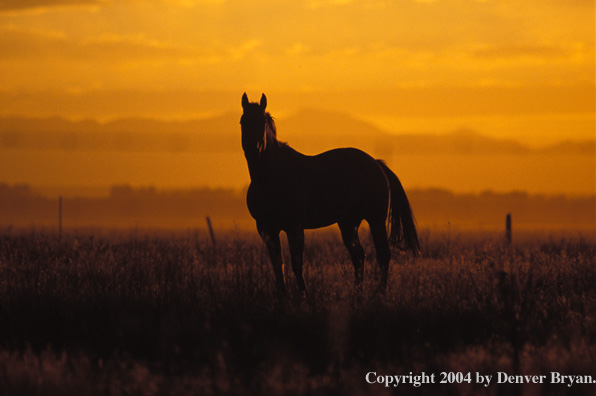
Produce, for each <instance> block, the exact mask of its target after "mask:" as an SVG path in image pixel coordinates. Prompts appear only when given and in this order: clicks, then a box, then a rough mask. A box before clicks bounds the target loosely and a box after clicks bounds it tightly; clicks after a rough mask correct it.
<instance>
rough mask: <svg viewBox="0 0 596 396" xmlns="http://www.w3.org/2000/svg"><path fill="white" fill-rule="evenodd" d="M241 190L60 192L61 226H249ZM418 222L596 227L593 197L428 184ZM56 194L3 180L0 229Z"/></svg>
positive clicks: (22, 220) (30, 218)
mask: <svg viewBox="0 0 596 396" xmlns="http://www.w3.org/2000/svg"><path fill="white" fill-rule="evenodd" d="M245 193H246V191H238V190H233V189H210V188H196V189H185V190H160V189H156V188H154V187H145V188H135V187H131V186H128V185H119V186H114V187H112V189H111V190H110V193H109V195H108V196H105V197H64V198H63V224H64V226H65V227H108V228H109V227H136V226H139V227H166V228H178V227H179V228H188V227H191V228H204V227H205V216H210V217H211V219H212V220H213V221H214V224H215V227H216V228H233V227H239V228H243V227H253V226H254V224H253V220H252V219H251V217H250V215H249V213H248V210H247V209H246V203H245V196H246V194H245ZM408 196H409V198H410V202H411V204H412V208H413V210H414V214H415V216H416V219H417V221H418V224H419V226H421V227H441V228H442V227H444V226H445V225H446V224H447V223H450V224H452V225H454V226H461V227H469V228H501V227H504V219H505V214H506V213H512V215H513V221H514V225H515V226H516V227H520V226H522V227H533V226H537V227H540V226H544V227H549V226H552V227H569V228H571V227H581V228H585V227H591V228H596V195H592V196H586V197H568V196H564V195H560V196H547V195H530V194H527V193H524V192H512V193H496V192H490V191H487V192H482V193H479V194H456V193H453V192H450V191H447V190H439V189H428V190H411V191H409V192H408ZM57 222H58V197H54V198H51V197H47V196H43V195H41V194H40V193H37V192H36V191H35V190H34V189H32V188H31V187H30V186H27V185H12V186H11V185H6V184H0V226H2V227H10V226H17V227H27V226H35V227H53V226H55V225H56V224H57Z"/></svg>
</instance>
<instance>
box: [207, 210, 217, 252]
mask: <svg viewBox="0 0 596 396" xmlns="http://www.w3.org/2000/svg"><path fill="white" fill-rule="evenodd" d="M205 220H207V228H209V235H211V243H212V244H213V247H215V234H214V233H213V227H212V226H211V219H210V218H209V216H207V217H205Z"/></svg>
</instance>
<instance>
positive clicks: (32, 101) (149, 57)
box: [0, 0, 595, 188]
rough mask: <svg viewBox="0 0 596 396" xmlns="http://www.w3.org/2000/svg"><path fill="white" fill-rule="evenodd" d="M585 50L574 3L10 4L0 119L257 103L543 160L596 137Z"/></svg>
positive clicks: (585, 6) (178, 113)
mask: <svg viewBox="0 0 596 396" xmlns="http://www.w3.org/2000/svg"><path fill="white" fill-rule="evenodd" d="M594 48H595V47H594V3H593V2H592V1H587V0H586V1H583V0H573V1H569V0H528V1H523V2H520V1H513V0H505V1H496V0H406V1H399V2H395V1H386V0H301V1H287V2H283V1H277V0H261V1H254V0H249V1H245V0H144V1H135V0H123V1H115V0H54V1H28V2H26V3H25V5H23V2H21V1H19V0H9V1H3V2H1V3H0V117H6V116H11V115H22V116H61V117H66V118H69V119H80V118H92V119H98V120H109V119H115V118H119V117H138V116H142V117H150V118H157V119H190V118H196V117H204V116H212V115H220V114H226V113H229V112H239V108H240V106H239V101H240V95H241V94H242V92H244V91H247V92H248V93H249V96H251V97H256V96H257V95H260V93H261V92H266V93H267V94H268V96H269V98H270V108H271V111H272V112H273V115H274V116H278V117H280V116H286V115H290V114H292V113H293V112H295V111H298V110H299V109H301V108H320V109H325V110H333V111H339V112H343V113H346V114H350V115H352V116H355V117H357V118H359V119H363V120H366V121H369V122H371V123H373V124H375V125H376V126H378V127H380V128H383V129H385V130H387V131H389V132H393V133H405V132H408V133H421V132H436V133H444V132H447V131H449V130H453V129H457V128H460V127H468V128H472V129H474V130H477V131H478V132H480V133H483V134H485V135H489V136H492V137H497V138H512V139H515V140H517V141H520V142H522V143H524V144H528V145H530V146H533V147H540V146H545V145H547V144H553V143H556V142H560V141H564V140H568V139H571V140H581V139H593V138H594V137H595V136H594V135H595V130H594V121H595V120H594V111H595V90H594V84H595V77H594V73H595V52H594ZM280 134H281V135H283V130H280ZM290 143H291V142H290ZM337 145H338V146H339V145H342V143H341V141H338V144H337ZM9 154H10V155H15V156H16V157H18V155H16V154H15V153H9ZM32 156H33V157H35V155H32ZM15 166H18V164H16V165H15ZM22 168H23V169H24V166H23V167H22ZM42 168H43V167H42ZM131 169H132V168H131ZM589 171H590V172H593V170H589ZM22 174H23V175H25V174H26V172H25V171H23V172H22ZM224 174H225V172H224V171H222V175H224ZM221 177H223V176H221ZM221 177H219V178H218V180H219V181H221ZM146 178H147V175H145V176H143V178H142V179H143V182H145V179H146ZM8 179H10V175H8V174H5V173H0V181H2V180H8ZM35 179H36V177H32V178H27V177H25V176H23V179H22V180H20V179H19V180H20V181H23V182H28V181H31V182H34V180H35ZM37 179H44V176H41V175H38V176H37ZM106 182H107V181H106ZM139 182H140V181H139ZM230 184H235V182H234V183H230ZM470 186H471V188H474V187H473V186H474V185H473V184H471V185H470ZM512 188H514V186H512ZM515 188H517V186H515Z"/></svg>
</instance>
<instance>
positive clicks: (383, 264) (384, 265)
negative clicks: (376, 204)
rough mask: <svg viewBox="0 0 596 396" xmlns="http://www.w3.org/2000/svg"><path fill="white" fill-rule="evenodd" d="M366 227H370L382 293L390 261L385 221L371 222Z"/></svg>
mask: <svg viewBox="0 0 596 396" xmlns="http://www.w3.org/2000/svg"><path fill="white" fill-rule="evenodd" d="M368 225H369V226H370V233H371V235H372V239H373V243H374V245H375V250H376V253H377V262H378V263H379V269H380V271H381V279H380V281H379V289H380V290H381V292H383V293H384V292H385V290H386V289H387V278H388V276H389V261H390V260H391V251H390V250H389V242H388V240H387V229H386V228H385V221H371V222H369V223H368Z"/></svg>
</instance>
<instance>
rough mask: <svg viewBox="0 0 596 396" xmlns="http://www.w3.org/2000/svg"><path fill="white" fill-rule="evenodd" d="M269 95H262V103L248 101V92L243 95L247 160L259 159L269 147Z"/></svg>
mask: <svg viewBox="0 0 596 396" xmlns="http://www.w3.org/2000/svg"><path fill="white" fill-rule="evenodd" d="M266 107H267V97H266V96H265V94H263V95H262V96H261V101H260V103H251V102H249V101H248V96H247V95H246V92H245V93H244V95H242V109H243V111H244V112H243V114H242V118H240V128H241V130H242V149H243V150H244V155H245V156H246V158H247V160H253V159H257V158H258V157H259V156H260V155H261V153H263V151H265V149H266V148H267V115H266V113H265V108H266Z"/></svg>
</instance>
